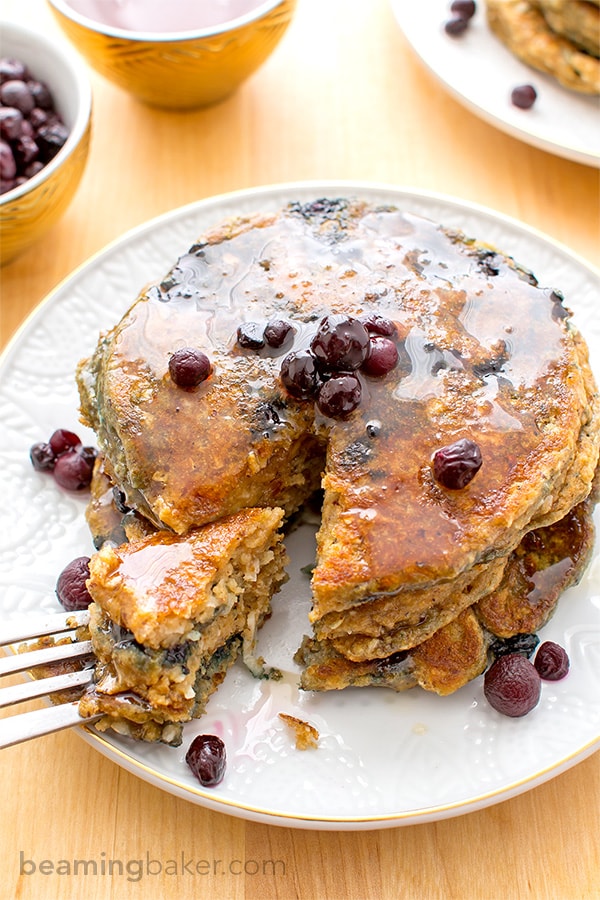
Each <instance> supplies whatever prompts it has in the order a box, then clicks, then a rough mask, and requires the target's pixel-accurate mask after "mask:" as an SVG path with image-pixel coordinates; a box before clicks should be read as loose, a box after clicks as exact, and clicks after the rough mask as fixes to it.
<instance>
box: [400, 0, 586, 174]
mask: <svg viewBox="0 0 600 900" xmlns="http://www.w3.org/2000/svg"><path fill="white" fill-rule="evenodd" d="M391 4H392V9H393V12H394V15H395V17H396V20H397V22H398V24H399V25H400V28H401V29H402V31H403V32H404V35H405V37H406V39H407V41H408V42H409V44H410V45H411V47H412V48H413V50H414V51H415V53H416V54H417V56H418V57H419V58H420V59H421V61H422V62H423V64H424V65H425V66H426V67H427V68H428V69H429V70H430V71H431V72H432V73H433V75H435V76H436V78H438V79H439V81H440V82H441V84H442V85H443V87H444V88H446V90H448V91H449V92H450V93H451V94H453V95H454V97H455V98H456V99H457V100H458V101H459V102H460V103H462V104H463V105H464V106H466V107H467V109H470V110H471V112H473V113H475V115H477V116H479V117H480V118H481V119H484V120H485V121H486V122H489V123H490V124H492V125H495V126H496V128H500V129H501V130H502V131H505V132H506V133H507V134H510V135H511V136H512V137H515V138H518V139H519V140H522V141H524V142H525V143H527V144H531V145H532V146H534V147H539V148H541V149H542V150H547V151H548V152H550V153H554V154H556V155H557V156H562V157H565V158H566V159H571V160H574V161H575V162H580V163H585V164H586V165H590V166H600V98H598V97H591V96H587V95H584V94H579V93H577V92H576V91H571V90H568V89H567V88H564V87H562V86H561V85H560V84H559V83H558V82H557V81H555V80H554V79H553V78H551V77H550V76H549V75H544V74H543V73H542V72H538V71H537V70H536V69H533V68H531V67H530V66H527V65H525V63H522V62H521V61H520V60H519V59H517V57H516V56H514V55H513V54H512V53H511V52H510V50H508V48H507V47H505V46H504V45H503V44H502V43H501V42H500V40H498V38H496V37H495V35H494V34H493V33H492V31H491V30H490V28H489V26H488V24H487V21H486V16H485V0H478V2H477V12H476V14H475V16H474V17H473V19H471V21H470V23H469V27H468V29H467V31H466V32H464V33H463V34H462V35H460V36H459V37H450V36H449V35H447V34H446V32H445V31H444V23H445V21H446V20H447V19H448V18H449V17H450V16H449V9H450V0H427V2H426V3H425V2H422V0H421V2H417V0H415V2H412V3H409V2H408V0H391ZM519 84H532V85H534V87H535V88H536V90H537V93H538V97H537V100H536V102H535V104H534V106H533V107H532V108H531V109H527V110H524V109H517V108H516V107H515V106H513V105H512V103H511V101H510V94H511V91H512V89H513V88H514V87H516V86H517V85H519Z"/></svg>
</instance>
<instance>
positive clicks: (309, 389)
mask: <svg viewBox="0 0 600 900" xmlns="http://www.w3.org/2000/svg"><path fill="white" fill-rule="evenodd" d="M280 377H281V381H282V383H283V386H284V387H285V389H286V391H287V392H288V394H291V396H292V397H294V398H295V399H296V400H308V399H309V398H311V397H314V395H315V393H316V391H317V388H318V386H319V383H320V381H319V373H318V370H317V361H316V359H315V356H314V354H313V353H311V351H310V350H298V351H297V352H296V353H288V355H287V356H286V357H285V358H284V360H283V362H282V363H281V370H280Z"/></svg>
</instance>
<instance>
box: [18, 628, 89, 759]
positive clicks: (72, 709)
mask: <svg viewBox="0 0 600 900" xmlns="http://www.w3.org/2000/svg"><path fill="white" fill-rule="evenodd" d="M88 621H89V613H88V611H87V610H81V611H79V612H69V613H67V612H64V613H50V614H48V615H46V616H44V617H43V618H35V619H34V618H32V617H26V618H23V619H21V620H19V621H14V622H10V623H8V625H6V626H3V627H2V634H1V635H0V646H2V647H7V646H8V647H10V646H11V645H13V647H16V646H19V650H21V649H22V648H21V646H20V645H23V644H24V643H28V642H31V641H35V639H36V638H37V639H38V640H39V639H40V638H43V637H45V636H55V637H57V638H59V639H60V638H65V637H66V638H70V643H64V644H53V645H52V646H49V647H44V648H43V649H28V650H25V651H24V652H18V653H13V654H11V655H8V656H4V657H1V658H0V676H4V675H12V674H14V673H16V672H27V671H32V670H33V671H35V669H36V668H37V667H38V666H48V665H57V664H59V663H61V662H63V661H66V660H69V661H73V660H75V661H77V662H78V663H79V667H78V669H77V671H73V672H66V673H63V674H60V675H50V676H48V677H42V678H35V677H34V678H33V679H32V680H30V681H26V682H24V683H22V684H16V685H13V686H10V687H2V688H0V709H1V708H5V707H8V706H13V705H16V704H18V703H22V702H24V701H26V700H33V699H34V698H37V697H44V696H46V695H52V694H56V693H57V692H59V691H65V690H68V689H69V688H75V687H81V688H85V686H86V685H87V684H89V683H90V682H91V681H92V679H93V674H94V668H93V662H94V657H93V651H92V642H91V641H81V640H77V639H76V636H75V634H74V632H75V629H77V628H79V627H80V626H82V625H87V623H88ZM99 718H100V716H95V717H90V718H88V719H84V718H82V717H81V716H80V715H79V711H78V700H74V701H72V702H66V703H60V704H57V705H54V706H47V707H45V708H43V709H36V710H33V711H32V712H25V713H16V714H15V715H12V716H8V717H6V718H3V719H0V747H11V746H12V745H13V744H19V743H22V742H23V741H28V740H31V738H35V737H41V736H42V735H44V734H51V733H52V732H54V731H60V730H61V729H62V728H70V727H71V726H73V725H89V724H91V723H92V722H95V721H96V720H97V719H99Z"/></svg>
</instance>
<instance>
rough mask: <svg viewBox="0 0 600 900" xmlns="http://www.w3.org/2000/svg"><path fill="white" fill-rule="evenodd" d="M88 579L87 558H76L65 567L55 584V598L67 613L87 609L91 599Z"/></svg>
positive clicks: (88, 563) (88, 567) (88, 564)
mask: <svg viewBox="0 0 600 900" xmlns="http://www.w3.org/2000/svg"><path fill="white" fill-rule="evenodd" d="M89 577H90V558H89V556H78V557H77V559H74V560H72V562H70V563H69V564H68V566H65V568H64V569H63V570H62V572H61V573H60V575H59V576H58V581H57V582H56V596H57V597H58V599H59V601H60V604H61V606H63V607H64V609H66V610H67V611H68V612H73V611H74V610H76V609H87V608H88V606H89V605H90V603H91V602H92V598H91V596H90V593H89V591H88V589H87V585H86V581H87V579H88V578H89Z"/></svg>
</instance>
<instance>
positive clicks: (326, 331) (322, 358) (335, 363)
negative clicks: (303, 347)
mask: <svg viewBox="0 0 600 900" xmlns="http://www.w3.org/2000/svg"><path fill="white" fill-rule="evenodd" d="M310 347H311V350H312V351H313V353H314V355H315V357H316V359H317V364H318V365H319V367H320V368H321V369H322V370H324V371H327V370H329V371H335V370H337V371H342V372H347V371H348V370H353V369H358V368H360V366H361V365H362V364H363V363H364V361H365V360H366V358H367V356H368V355H369V350H370V343H369V332H368V331H367V329H366V328H365V326H364V325H363V323H362V322H361V321H359V319H354V318H352V316H343V315H329V316H325V318H324V319H322V320H321V322H320V324H319V328H318V330H317V333H316V334H315V336H314V338H313V339H312V341H311V344H310Z"/></svg>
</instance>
